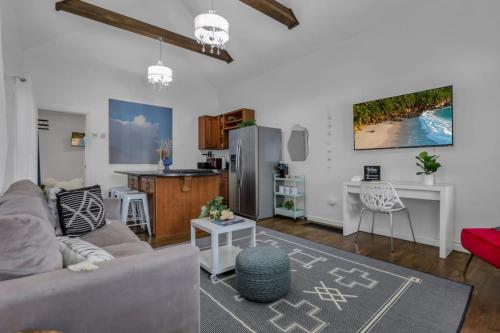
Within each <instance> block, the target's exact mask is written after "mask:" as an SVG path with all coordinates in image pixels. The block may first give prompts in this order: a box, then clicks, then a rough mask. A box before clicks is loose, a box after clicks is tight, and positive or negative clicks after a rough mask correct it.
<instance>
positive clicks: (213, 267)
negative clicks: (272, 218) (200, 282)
mask: <svg viewBox="0 0 500 333" xmlns="http://www.w3.org/2000/svg"><path fill="white" fill-rule="evenodd" d="M196 228H198V229H201V230H203V231H206V232H208V233H209V234H210V238H211V241H212V244H211V248H210V249H208V250H204V251H201V252H200V265H201V267H202V268H203V269H205V270H206V271H208V272H209V273H211V275H210V279H211V280H212V281H215V280H216V279H217V274H221V273H224V272H227V271H230V270H233V269H234V265H235V262H236V256H237V255H238V253H239V252H240V251H241V249H240V248H239V247H237V246H234V245H233V231H237V230H243V229H251V246H252V247H255V228H256V223H255V221H252V220H249V219H245V222H241V223H236V224H232V225H228V226H221V225H218V224H215V223H213V222H211V221H209V220H206V219H193V220H191V245H192V246H196ZM220 234H227V244H226V245H223V246H219V235H220Z"/></svg>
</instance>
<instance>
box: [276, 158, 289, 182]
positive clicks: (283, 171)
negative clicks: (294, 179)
mask: <svg viewBox="0 0 500 333" xmlns="http://www.w3.org/2000/svg"><path fill="white" fill-rule="evenodd" d="M276 170H277V171H278V174H279V177H280V178H286V176H288V164H285V163H283V162H282V161H280V162H279V163H278V166H277V167H276Z"/></svg>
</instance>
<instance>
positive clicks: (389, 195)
mask: <svg viewBox="0 0 500 333" xmlns="http://www.w3.org/2000/svg"><path fill="white" fill-rule="evenodd" d="M360 198H361V202H362V203H363V205H364V206H365V207H364V208H362V209H361V214H360V215H359V223H358V232H357V233H356V238H355V239H354V243H355V244H356V245H357V244H358V236H359V228H360V227H361V220H362V218H363V214H364V212H365V211H369V212H371V213H372V214H373V216H372V231H371V233H372V234H373V225H374V224H375V214H376V213H382V214H388V215H389V222H390V225H391V252H394V239H393V234H394V228H393V222H392V213H394V212H398V211H406V214H407V215H408V222H410V230H411V235H412V237H413V242H415V234H414V233H413V226H412V225H411V218H410V212H409V211H408V208H406V206H405V205H404V204H403V202H402V201H401V199H400V198H399V195H398V193H397V192H396V190H395V189H394V186H392V184H391V183H389V182H361V189H360Z"/></svg>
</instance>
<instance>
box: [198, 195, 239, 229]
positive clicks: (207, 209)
mask: <svg viewBox="0 0 500 333" xmlns="http://www.w3.org/2000/svg"><path fill="white" fill-rule="evenodd" d="M223 200H224V197H215V198H214V199H212V200H210V201H209V202H207V204H206V206H203V207H201V212H200V218H208V219H211V220H212V221H213V222H214V223H220V221H221V220H222V221H225V220H231V219H233V218H234V214H233V212H232V211H231V210H230V209H228V208H227V206H226V205H224V204H222V201H223Z"/></svg>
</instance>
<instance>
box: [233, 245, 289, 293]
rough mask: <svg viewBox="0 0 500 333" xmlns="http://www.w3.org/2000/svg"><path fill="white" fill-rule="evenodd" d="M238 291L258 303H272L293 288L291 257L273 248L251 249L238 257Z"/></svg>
mask: <svg viewBox="0 0 500 333" xmlns="http://www.w3.org/2000/svg"><path fill="white" fill-rule="evenodd" d="M235 269H236V289H237V290H238V292H239V293H240V296H242V297H244V298H246V299H248V300H251V301H255V302H272V301H275V300H278V299H280V298H281V297H283V296H285V295H286V294H287V293H288V289H290V259H288V254H287V253H286V252H285V251H283V250H281V249H278V248H275V247H270V246H262V247H251V248H248V249H245V250H243V251H241V252H240V253H239V254H238V256H237V257H236V265H235Z"/></svg>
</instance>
